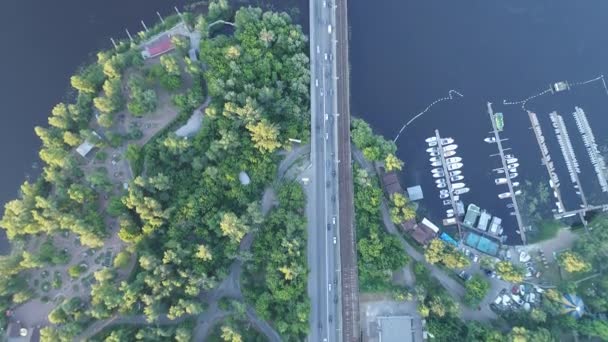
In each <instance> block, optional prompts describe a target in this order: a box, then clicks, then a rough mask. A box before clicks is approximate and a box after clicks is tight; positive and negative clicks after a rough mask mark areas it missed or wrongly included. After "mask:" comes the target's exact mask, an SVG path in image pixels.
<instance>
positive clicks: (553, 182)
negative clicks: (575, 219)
mask: <svg viewBox="0 0 608 342" xmlns="http://www.w3.org/2000/svg"><path fill="white" fill-rule="evenodd" d="M528 115H529V116H530V121H531V122H532V129H533V130H534V133H535V134H536V138H537V139H538V143H539V144H540V151H541V153H542V156H543V164H545V166H546V167H547V171H548V172H549V177H550V178H549V185H550V186H551V189H552V190H553V196H554V197H555V199H557V201H556V202H555V205H556V206H557V209H553V211H556V210H557V212H558V213H562V212H564V206H563V204H562V200H561V196H560V193H559V187H560V183H559V178H558V177H557V173H555V166H554V164H553V161H551V155H550V154H549V149H548V148H547V144H546V143H545V136H544V135H543V131H542V129H541V127H540V122H538V118H537V117H536V114H534V113H532V112H530V113H528Z"/></svg>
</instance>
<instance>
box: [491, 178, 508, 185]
mask: <svg viewBox="0 0 608 342" xmlns="http://www.w3.org/2000/svg"><path fill="white" fill-rule="evenodd" d="M506 182H507V179H506V178H496V179H495V180H494V183H496V185H500V184H505V183H506Z"/></svg>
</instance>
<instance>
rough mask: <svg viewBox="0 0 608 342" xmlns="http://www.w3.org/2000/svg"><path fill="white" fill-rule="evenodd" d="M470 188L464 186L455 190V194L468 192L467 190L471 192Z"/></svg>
mask: <svg viewBox="0 0 608 342" xmlns="http://www.w3.org/2000/svg"><path fill="white" fill-rule="evenodd" d="M469 190H471V189H469V188H462V189H456V190H454V195H462V194H466V193H467V192H469Z"/></svg>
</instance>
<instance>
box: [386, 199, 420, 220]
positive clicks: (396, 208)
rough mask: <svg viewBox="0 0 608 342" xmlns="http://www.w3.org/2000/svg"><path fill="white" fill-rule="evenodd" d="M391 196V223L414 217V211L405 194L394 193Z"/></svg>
mask: <svg viewBox="0 0 608 342" xmlns="http://www.w3.org/2000/svg"><path fill="white" fill-rule="evenodd" d="M391 197H392V202H393V203H392V205H391V220H392V221H393V223H396V224H399V223H401V222H403V221H408V220H411V219H414V218H416V211H415V210H414V208H413V207H412V205H411V203H410V202H409V200H408V199H407V198H406V197H405V196H403V195H402V194H400V193H394V194H393V195H392V196H391Z"/></svg>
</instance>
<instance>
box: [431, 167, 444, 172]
mask: <svg viewBox="0 0 608 342" xmlns="http://www.w3.org/2000/svg"><path fill="white" fill-rule="evenodd" d="M431 172H432V173H439V172H442V173H443V168H441V167H436V168H434V169H431Z"/></svg>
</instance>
